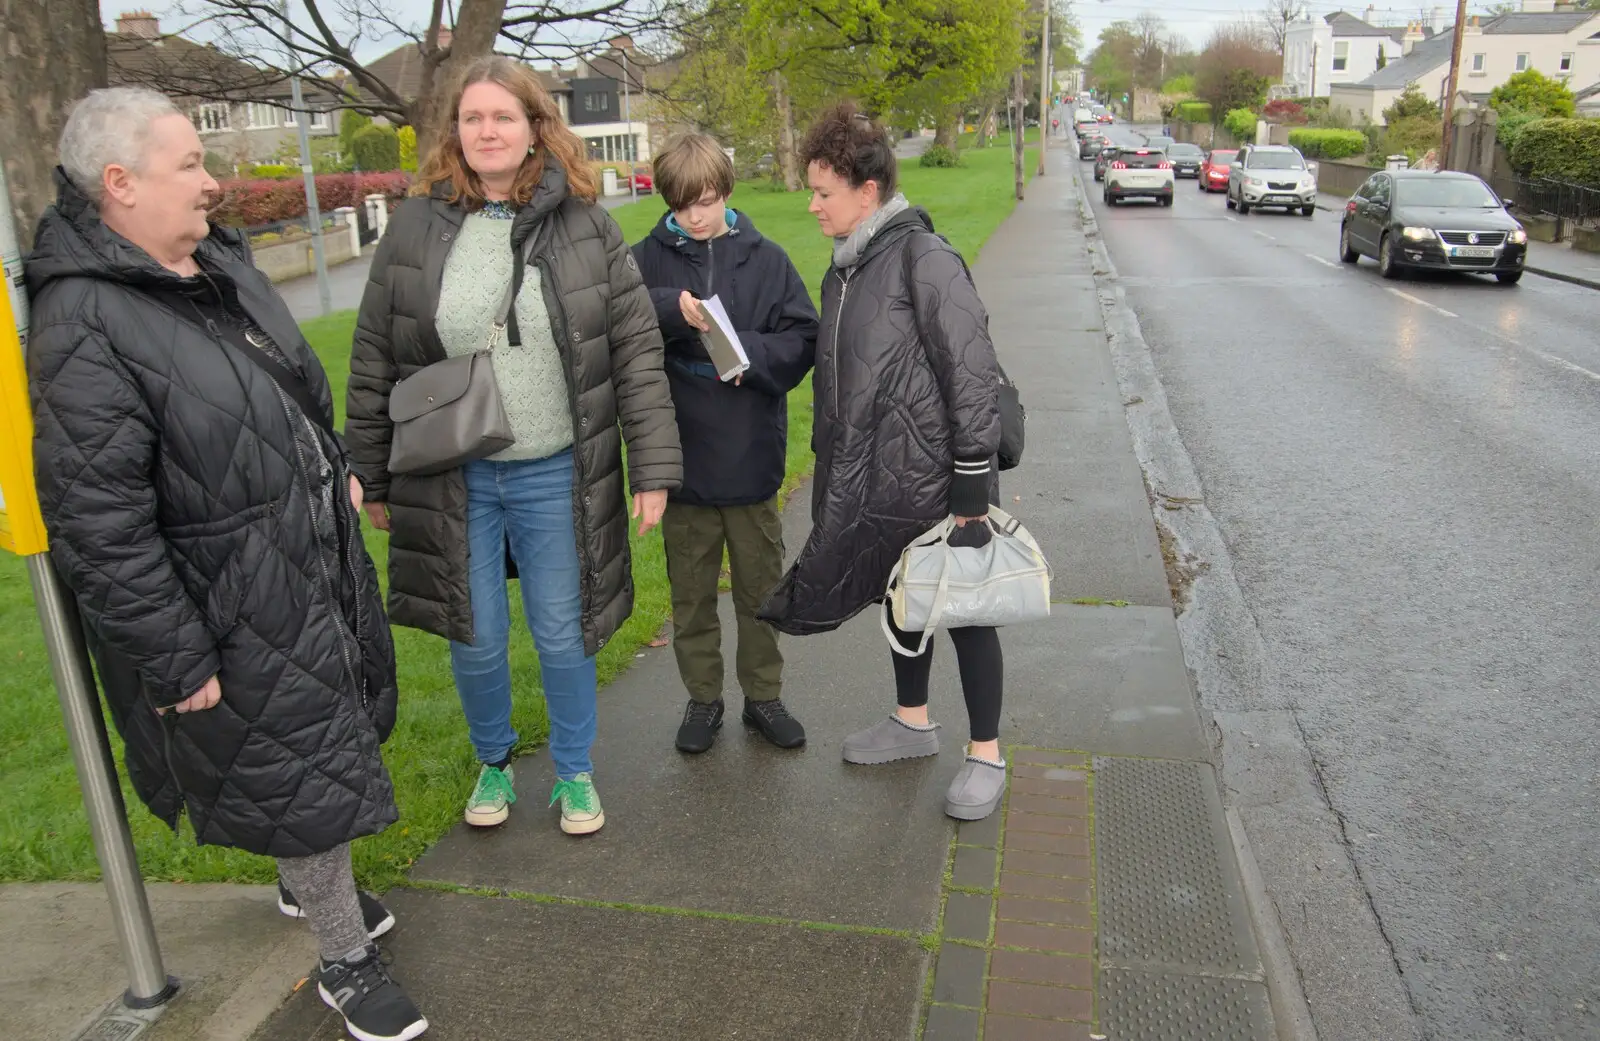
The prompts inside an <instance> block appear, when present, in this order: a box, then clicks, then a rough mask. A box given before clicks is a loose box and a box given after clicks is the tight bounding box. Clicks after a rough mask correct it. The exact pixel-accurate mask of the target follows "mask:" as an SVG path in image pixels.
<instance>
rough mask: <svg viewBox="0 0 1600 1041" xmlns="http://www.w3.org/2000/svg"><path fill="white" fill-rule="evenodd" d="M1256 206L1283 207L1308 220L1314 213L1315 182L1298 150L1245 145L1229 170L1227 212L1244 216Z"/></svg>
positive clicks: (1315, 204) (1315, 210) (1315, 201)
mask: <svg viewBox="0 0 1600 1041" xmlns="http://www.w3.org/2000/svg"><path fill="white" fill-rule="evenodd" d="M1257 206H1274V207H1276V206H1282V207H1284V208H1285V209H1288V210H1299V211H1300V212H1301V213H1303V214H1305V215H1306V216H1307V217H1309V216H1311V215H1312V214H1314V213H1316V212H1317V178H1316V176H1315V175H1314V174H1312V172H1311V170H1310V169H1309V168H1308V167H1307V166H1306V160H1305V157H1304V156H1302V155H1301V154H1300V150H1299V149H1298V148H1291V147H1289V146H1288V145H1245V146H1244V147H1243V148H1241V149H1239V157H1238V158H1237V159H1235V160H1234V161H1233V165H1232V166H1231V167H1229V168H1228V208H1229V209H1234V208H1235V207H1237V208H1238V210H1239V213H1240V214H1241V215H1242V214H1247V213H1249V212H1250V210H1251V209H1252V208H1254V207H1257Z"/></svg>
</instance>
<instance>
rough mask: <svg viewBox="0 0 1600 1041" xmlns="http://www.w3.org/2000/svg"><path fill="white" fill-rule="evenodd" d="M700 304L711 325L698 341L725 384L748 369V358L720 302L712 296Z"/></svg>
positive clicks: (731, 320)
mask: <svg viewBox="0 0 1600 1041" xmlns="http://www.w3.org/2000/svg"><path fill="white" fill-rule="evenodd" d="M700 303H701V306H702V310H704V311H705V315H706V320H707V321H708V322H709V323H710V324H711V329H710V331H709V332H703V333H701V334H700V339H701V340H702V341H704V343H705V345H706V353H707V354H709V355H711V364H712V365H714V366H716V369H717V375H718V376H719V377H721V379H722V381H723V382H724V383H727V382H729V381H730V380H733V379H735V378H736V377H738V376H739V375H740V374H741V373H743V372H744V371H745V370H746V369H748V368H749V367H750V356H749V355H747V354H745V352H744V344H742V343H740V342H739V334H738V333H737V332H735V331H734V329H733V319H731V318H729V317H728V310H727V308H725V307H723V306H722V301H721V300H719V299H717V298H716V297H714V296H713V297H712V298H711V299H709V300H702V301H700Z"/></svg>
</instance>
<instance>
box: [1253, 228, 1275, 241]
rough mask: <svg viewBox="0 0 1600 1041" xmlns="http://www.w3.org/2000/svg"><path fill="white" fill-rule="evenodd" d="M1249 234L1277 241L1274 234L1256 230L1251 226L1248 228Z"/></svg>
mask: <svg viewBox="0 0 1600 1041" xmlns="http://www.w3.org/2000/svg"><path fill="white" fill-rule="evenodd" d="M1250 234H1252V235H1260V236H1261V237H1262V238H1264V239H1271V240H1272V241H1274V242H1276V241H1278V237H1277V236H1276V235H1268V234H1267V233H1266V232H1264V231H1257V230H1256V229H1255V228H1251V229H1250Z"/></svg>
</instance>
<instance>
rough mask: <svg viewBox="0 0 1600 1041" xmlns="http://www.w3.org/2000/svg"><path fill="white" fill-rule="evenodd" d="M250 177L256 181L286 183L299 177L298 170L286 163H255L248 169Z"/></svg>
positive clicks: (296, 167)
mask: <svg viewBox="0 0 1600 1041" xmlns="http://www.w3.org/2000/svg"><path fill="white" fill-rule="evenodd" d="M250 176H251V177H252V178H254V179H256V180H258V181H287V180H288V179H289V178H291V177H299V176H300V168H299V167H298V166H290V165H289V164H288V163H257V164H256V165H255V166H253V167H251V168H250Z"/></svg>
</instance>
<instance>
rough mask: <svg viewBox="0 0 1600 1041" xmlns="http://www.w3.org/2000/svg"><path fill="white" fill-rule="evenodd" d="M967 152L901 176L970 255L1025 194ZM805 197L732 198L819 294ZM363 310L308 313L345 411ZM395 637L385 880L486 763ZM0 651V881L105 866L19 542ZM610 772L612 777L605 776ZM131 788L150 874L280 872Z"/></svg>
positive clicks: (372, 850)
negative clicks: (395, 705)
mask: <svg viewBox="0 0 1600 1041" xmlns="http://www.w3.org/2000/svg"><path fill="white" fill-rule="evenodd" d="M965 155H966V165H964V166H963V167H960V168H957V169H953V170H924V169H922V168H920V167H918V166H916V165H914V164H913V165H908V166H906V167H905V168H904V169H903V178H902V179H903V181H904V190H905V192H906V195H907V196H908V197H909V198H910V199H911V201H912V202H914V203H919V204H921V205H923V206H926V207H927V208H928V210H929V212H930V213H931V214H932V215H933V218H934V222H935V224H936V226H937V227H938V229H939V230H940V231H941V232H942V233H944V234H945V235H946V236H948V237H949V238H950V240H951V241H952V242H953V243H954V244H955V245H956V246H957V247H958V248H959V249H960V250H961V251H962V253H963V254H964V255H965V256H966V257H967V259H968V261H969V262H971V261H973V260H975V259H976V258H977V254H978V249H979V247H980V246H981V245H982V244H983V242H984V240H985V239H987V238H988V236H989V235H990V233H992V232H993V231H994V229H995V228H996V227H998V226H999V224H1000V222H1001V221H1003V220H1004V219H1005V218H1006V216H1007V215H1008V214H1009V213H1010V212H1011V209H1012V206H1013V205H1014V203H1013V199H1012V180H1011V169H1010V152H1009V150H1008V149H1006V148H1004V147H994V148H989V149H985V150H981V151H976V150H974V151H968V152H967V153H965ZM1029 169H1030V171H1031V169H1032V166H1031V163H1030V165H1029ZM808 201H809V196H808V195H806V194H805V193H797V194H793V195H790V194H785V193H782V192H774V191H772V190H771V189H770V187H768V186H767V185H765V184H758V183H746V184H742V185H740V187H739V189H738V191H737V192H736V194H735V196H734V205H736V206H737V207H738V208H739V209H740V210H742V211H743V212H745V213H747V214H749V215H750V219H751V220H752V221H753V222H754V223H755V224H756V226H758V227H759V228H760V229H761V231H762V234H764V235H766V236H767V237H769V238H771V239H774V240H775V241H777V242H779V243H781V244H782V245H783V246H784V247H785V248H786V249H787V250H788V251H789V253H790V255H791V256H792V257H793V258H794V260H795V264H796V266H797V267H798V268H799V270H800V274H801V275H802V276H803V277H804V279H805V281H806V284H807V285H808V286H809V287H811V289H812V293H813V296H815V294H816V291H817V287H818V285H819V284H820V282H821V280H822V275H823V273H824V272H825V271H826V270H827V265H828V251H829V246H830V242H829V241H828V240H826V239H824V238H823V237H822V236H821V235H819V234H818V233H817V229H816V222H815V220H814V219H813V218H812V217H811V216H810V215H809V214H808V213H806V204H807V202H808ZM613 213H614V215H615V216H616V218H617V220H618V221H619V222H620V223H621V225H622V228H623V230H624V231H625V232H626V233H627V235H628V239H629V241H637V240H638V239H639V238H641V237H642V236H643V235H644V233H645V232H646V231H647V230H648V228H649V227H650V225H651V224H652V223H653V222H654V221H655V220H656V219H657V218H658V217H659V215H660V203H659V201H657V200H655V199H647V200H644V201H642V202H639V203H636V204H631V205H628V206H625V207H622V208H621V209H618V210H615V211H613ZM354 324H355V316H354V313H353V312H344V313H341V314H335V315H330V316H328V317H327V318H321V319H317V320H314V321H311V322H307V323H306V324H305V326H304V329H305V333H306V337H307V339H308V340H310V342H311V344H312V345H313V346H314V347H315V348H316V350H317V353H318V354H319V356H320V357H321V358H322V361H323V363H324V365H325V366H326V367H327V370H328V374H329V377H330V378H331V380H332V382H333V385H334V400H335V401H336V402H338V403H339V405H340V408H341V412H342V407H343V401H344V384H345V378H346V375H347V373H348V367H349V362H348V352H349V346H350V335H351V331H352V329H353V327H354ZM341 421H342V417H341ZM789 429H790V438H789V460H788V463H789V473H790V478H791V479H790V482H789V485H788V486H789V487H791V488H792V487H793V485H794V483H795V482H796V481H797V480H798V479H799V478H800V477H801V476H803V475H804V473H805V472H806V471H807V470H808V469H809V467H810V464H811V457H810V440H811V400H810V387H809V383H808V384H807V385H805V386H802V387H800V388H799V389H797V390H796V391H795V393H794V394H793V395H792V396H791V398H790V427H789ZM366 534H367V548H368V549H369V550H370V551H371V553H372V555H373V557H374V559H376V560H377V561H378V563H379V571H380V573H381V572H382V571H383V570H384V567H383V562H384V557H385V552H386V548H387V542H386V537H385V536H383V535H382V534H381V533H379V532H376V531H372V530H368V531H367V533H366ZM633 550H634V583H635V587H636V592H637V607H636V609H635V611H634V615H633V618H632V619H631V620H630V621H629V622H628V624H627V625H626V626H624V628H623V630H622V631H621V632H620V633H619V634H618V635H617V637H616V638H615V639H613V640H612V641H611V643H610V644H609V645H608V646H607V647H606V649H605V650H604V651H603V652H602V653H601V656H600V676H601V682H602V683H605V682H609V681H610V680H611V679H613V678H615V677H616V675H617V674H618V673H620V672H621V671H622V670H624V669H626V668H627V667H628V666H629V665H630V664H631V663H632V662H633V661H634V658H635V655H636V654H637V653H638V651H639V648H640V647H641V646H642V645H643V644H644V643H645V642H646V641H648V640H650V639H651V638H652V637H654V636H655V635H656V634H657V633H658V632H660V630H661V628H662V625H663V624H664V622H665V621H666V619H667V616H668V599H667V583H666V574H665V565H664V561H663V557H662V550H661V539H660V536H659V534H658V533H655V532H652V533H651V534H650V535H647V536H645V537H644V538H642V539H641V538H637V537H636V538H634V540H633ZM519 613H520V607H519V606H517V605H513V615H514V616H516V615H518V614H519ZM395 636H396V641H395V642H396V648H397V650H398V652H399V659H400V689H401V702H400V721H399V724H398V726H397V727H396V729H395V733H394V736H393V738H392V739H391V740H390V741H389V743H388V745H386V746H385V752H384V754H385V759H386V760H387V762H388V765H389V769H390V771H391V773H392V774H393V776H394V779H395V785H396V789H397V793H398V798H399V803H400V811H401V820H400V823H399V824H398V825H396V826H395V827H393V828H390V829H389V830H388V831H387V832H385V833H384V834H382V835H379V836H376V837H373V838H370V839H364V840H362V841H361V842H358V843H356V846H355V859H356V871H357V873H358V874H359V875H360V876H361V878H362V881H363V882H364V883H365V884H366V885H368V886H370V887H373V888H376V889H380V890H381V889H385V888H388V887H389V886H392V885H394V884H396V883H397V882H399V881H401V880H403V878H404V876H405V872H406V870H407V868H408V867H409V865H410V864H411V863H412V862H413V861H414V860H415V859H416V858H417V857H418V856H419V855H421V853H422V852H423V851H424V850H426V849H427V848H428V846H429V845H431V844H432V843H433V842H434V841H435V840H436V839H438V838H439V836H441V835H442V834H443V833H444V832H445V831H446V830H447V829H448V828H449V827H451V826H452V825H453V824H454V823H455V822H456V821H458V820H459V819H460V810H461V805H462V802H463V801H464V799H465V798H466V795H467V793H468V791H469V790H470V789H471V786H472V780H473V778H474V777H475V775H476V772H477V767H476V763H475V761H474V757H473V755H472V752H471V750H470V747H469V745H468V744H467V738H466V727H465V724H464V723H463V721H462V719H461V711H460V707H459V703H458V702H457V700H456V695H455V690H454V688H453V686H452V683H451V679H450V666H449V656H448V652H447V649H446V646H445V643H444V641H442V640H440V639H438V638H436V637H432V636H428V635H425V634H423V633H419V632H417V631H415V630H411V629H397V630H396V631H395ZM512 656H513V666H512V668H513V672H514V675H515V676H516V678H517V698H516V707H515V714H514V718H515V721H516V725H517V727H518V729H519V730H520V731H521V732H522V734H523V736H524V739H525V743H526V744H525V747H524V749H522V750H523V751H526V750H527V748H531V747H534V746H535V745H537V744H538V743H540V742H542V741H543V739H544V736H545V733H546V725H545V718H544V708H543V701H542V699H541V698H540V697H539V696H538V693H539V687H538V678H537V676H538V666H537V663H536V660H535V658H534V654H533V646H532V643H531V641H530V640H529V638H528V634H527V631H526V629H525V628H522V627H516V626H514V627H513V636H512ZM0 662H4V663H5V665H6V666H7V667H6V668H5V669H4V672H3V673H0V791H3V792H4V793H5V798H4V799H3V800H0V882H5V881H50V880H62V879H80V880H81V879H93V878H97V877H98V875H99V868H98V867H97V865H96V863H95V858H94V850H93V847H92V845H91V843H90V840H89V830H88V823H87V821H86V820H85V818H84V815H83V809H82V803H81V802H80V800H79V795H78V787H77V782H76V778H75V776H74V773H73V767H72V759H71V756H70V755H69V754H68V750H67V744H66V739H65V736H64V735H63V733H62V730H61V724H60V711H59V708H58V706H57V703H56V696H55V691H54V688H53V687H52V685H51V680H50V670H49V663H48V662H47V660H46V659H45V654H44V648H43V644H42V642H41V641H40V638H39V624H38V618H37V616H36V615H35V613H34V609H33V597H32V593H31V591H30V588H29V584H28V575H27V568H26V566H25V564H24V563H23V562H22V560H20V559H19V558H16V557H12V556H10V555H9V554H0ZM604 696H605V695H604V693H603V692H602V694H601V697H604ZM662 696H663V697H671V698H674V699H676V698H677V696H678V695H677V694H676V693H675V692H671V691H663V692H662ZM113 742H114V743H115V744H116V745H117V755H118V759H119V761H120V758H121V748H120V742H116V739H115V738H114V737H113ZM639 754H641V755H649V754H662V755H669V754H671V751H670V746H669V744H668V735H666V734H663V735H661V741H660V745H659V748H652V749H640V750H639ZM601 769H602V770H603V769H604V764H601ZM601 784H602V787H603V786H604V775H603V774H602V775H601ZM123 787H124V792H125V798H126V800H127V802H128V806H129V814H130V818H131V821H132V826H133V835H134V841H135V843H136V845H137V846H138V850H139V858H140V864H141V867H142V868H143V871H144V874H145V877H147V878H151V879H161V880H171V881H186V882H214V881H253V882H267V881H270V880H271V879H272V878H273V874H274V872H273V867H272V864H271V863H270V862H269V861H267V860H266V859H264V858H261V857H256V856H251V855H249V854H244V853H239V852H237V851H234V850H227V849H218V848H215V847H199V848H197V847H196V846H195V845H194V843H193V840H192V839H191V838H190V837H189V836H188V834H187V832H186V833H185V834H184V835H181V836H174V835H173V834H172V833H171V832H169V831H168V830H167V828H166V826H165V825H163V824H161V823H160V822H159V821H157V820H156V819H155V818H153V817H152V816H151V815H150V814H149V813H148V812H146V811H145V809H144V807H143V806H142V805H141V804H140V803H139V802H138V800H137V799H136V798H134V796H133V794H132V792H131V791H130V790H128V789H127V785H126V783H124V785H123ZM529 790H530V796H532V797H531V798H530V799H529V800H528V802H529V804H530V805H529V806H528V809H529V810H532V809H534V808H535V805H536V804H537V796H538V794H539V792H538V789H537V787H536V786H533V785H530V786H529Z"/></svg>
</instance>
